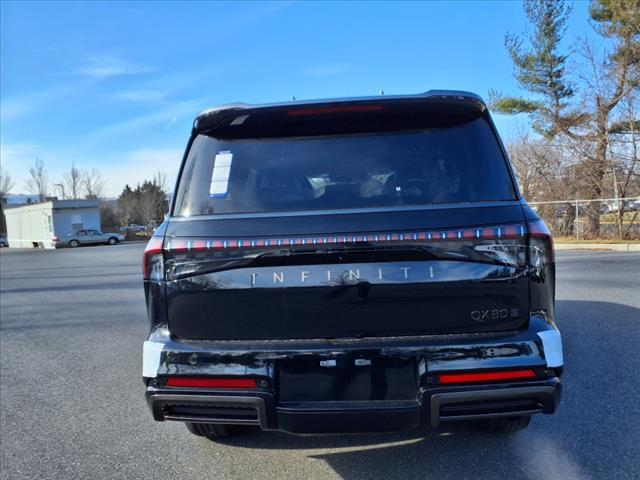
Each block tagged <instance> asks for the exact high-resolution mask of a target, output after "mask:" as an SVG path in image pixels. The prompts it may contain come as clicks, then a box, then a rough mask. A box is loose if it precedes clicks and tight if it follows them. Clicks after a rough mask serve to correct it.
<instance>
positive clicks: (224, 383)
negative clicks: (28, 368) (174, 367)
mask: <svg viewBox="0 0 640 480" xmlns="http://www.w3.org/2000/svg"><path fill="white" fill-rule="evenodd" d="M256 385H257V384H256V380H255V379H254V378H197V377H195V378H194V377H170V378H169V379H167V387H193V388H256Z"/></svg>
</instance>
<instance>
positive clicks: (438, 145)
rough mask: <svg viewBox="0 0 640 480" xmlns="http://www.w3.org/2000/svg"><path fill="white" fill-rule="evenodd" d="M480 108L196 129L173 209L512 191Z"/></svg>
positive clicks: (452, 197) (325, 205)
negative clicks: (285, 127)
mask: <svg viewBox="0 0 640 480" xmlns="http://www.w3.org/2000/svg"><path fill="white" fill-rule="evenodd" d="M514 198H515V194H514V189H513V184H512V181H511V178H510V175H509V171H508V169H507V164H506V160H505V158H504V157H503V155H502V152H501V150H500V148H499V146H498V143H497V140H496V137H495V136H494V134H493V132H492V130H491V127H490V126H489V125H488V124H487V122H486V121H485V120H484V119H482V118H476V119H474V120H471V121H468V122H466V123H464V124H462V125H456V126H450V127H446V128H430V129H427V130H420V131H403V132H393V133H371V134H357V135H340V136H316V137H298V138H271V139H240V140H229V139H218V138H214V137H210V136H206V135H202V134H201V135H199V136H197V137H196V138H195V139H194V141H193V143H192V146H191V149H190V151H189V155H188V157H187V160H186V164H185V167H184V170H183V173H182V176H181V179H180V184H179V187H178V191H177V197H176V204H175V209H174V214H175V215H178V216H192V215H212V214H229V213H258V212H277V211H292V210H334V209H349V208H368V207H395V206H415V205H428V204H438V203H459V202H479V201H500V200H513V199H514Z"/></svg>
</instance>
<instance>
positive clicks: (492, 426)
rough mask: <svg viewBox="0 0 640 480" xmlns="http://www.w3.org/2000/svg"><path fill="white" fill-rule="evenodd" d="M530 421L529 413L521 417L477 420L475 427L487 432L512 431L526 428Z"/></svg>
mask: <svg viewBox="0 0 640 480" xmlns="http://www.w3.org/2000/svg"><path fill="white" fill-rule="evenodd" d="M529 422H531V415H524V416H521V417H499V418H489V419H487V420H479V421H477V422H475V426H476V428H478V429H479V430H482V431H483V432H487V433H499V434H501V433H513V432H517V431H518V430H523V429H525V428H527V426H528V425H529Z"/></svg>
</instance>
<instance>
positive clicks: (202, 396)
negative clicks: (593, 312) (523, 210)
mask: <svg viewBox="0 0 640 480" xmlns="http://www.w3.org/2000/svg"><path fill="white" fill-rule="evenodd" d="M560 396H561V385H560V382H559V380H558V378H551V379H548V380H546V381H544V382H536V383H529V382H527V384H526V385H488V386H483V387H482V388H478V387H475V388H469V387H467V388H465V389H459V388H458V389H444V390H443V389H440V390H429V389H426V390H422V391H421V392H420V394H419V398H418V399H416V400H415V401H360V402H305V404H291V405H278V403H277V400H276V398H275V396H274V395H273V394H268V393H267V394H255V393H249V392H244V393H243V394H237V395H230V394H229V393H228V392H227V393H224V392H207V393H198V394H193V393H192V392H184V391H183V392H168V391H166V390H164V391H163V390H159V389H150V390H148V391H147V402H148V404H149V407H150V408H151V411H152V413H153V416H154V418H155V419H156V420H158V421H163V420H173V421H182V422H204V423H222V424H225V423H226V424H237V425H257V426H259V427H261V428H262V429H263V430H280V431H284V432H288V433H295V434H327V433H363V432H394V431H404V430H411V429H413V428H417V427H420V426H431V427H437V426H439V425H440V424H441V423H443V422H448V421H459V420H478V419H483V418H492V417H505V416H514V415H533V414H537V413H546V414H551V413H554V412H555V411H556V408H557V406H558V403H559V401H560Z"/></svg>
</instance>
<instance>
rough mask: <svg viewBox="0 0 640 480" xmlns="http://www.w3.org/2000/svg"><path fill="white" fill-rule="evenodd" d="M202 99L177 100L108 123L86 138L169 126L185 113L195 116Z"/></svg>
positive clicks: (97, 137)
mask: <svg viewBox="0 0 640 480" xmlns="http://www.w3.org/2000/svg"><path fill="white" fill-rule="evenodd" d="M203 103H204V102H203V100H202V99H193V100H184V101H182V102H176V103H174V104H172V105H170V106H167V107H165V108H162V109H160V110H156V111H155V112H151V113H147V114H145V115H140V116H137V117H132V118H129V119H127V120H122V121H120V122H116V123H113V124H111V125H106V126H104V127H101V128H99V129H97V130H94V131H93V132H90V133H88V134H87V135H85V136H84V139H85V140H96V139H103V138H109V137H114V136H116V137H117V136H118V135H121V134H126V133H131V132H132V131H134V130H144V129H148V128H151V127H153V126H163V127H164V126H167V125H168V124H170V123H172V120H173V118H174V117H175V118H176V120H177V119H179V118H180V117H182V116H184V115H190V116H191V117H192V118H195V117H196V115H197V114H198V112H199V111H200V110H201V109H202V105H203Z"/></svg>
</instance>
